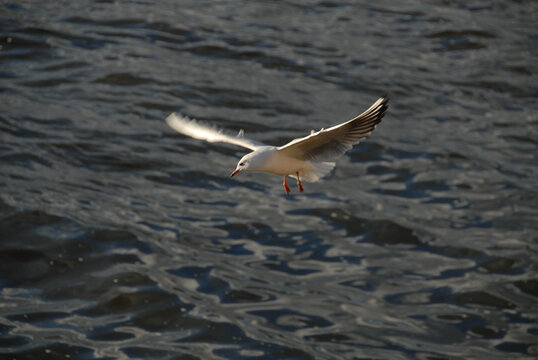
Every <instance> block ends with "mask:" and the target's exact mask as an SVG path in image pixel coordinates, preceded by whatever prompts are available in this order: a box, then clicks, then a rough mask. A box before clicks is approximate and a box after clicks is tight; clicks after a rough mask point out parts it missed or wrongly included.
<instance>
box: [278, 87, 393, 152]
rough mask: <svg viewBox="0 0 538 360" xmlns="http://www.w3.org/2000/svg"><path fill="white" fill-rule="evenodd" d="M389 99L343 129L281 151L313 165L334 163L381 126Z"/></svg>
mask: <svg viewBox="0 0 538 360" xmlns="http://www.w3.org/2000/svg"><path fill="white" fill-rule="evenodd" d="M388 101H389V98H388V97H387V96H383V97H381V98H379V99H378V100H377V101H376V102H375V103H374V104H373V105H372V106H370V107H369V108H368V109H367V110H366V111H364V112H363V113H362V114H360V115H359V116H357V117H355V118H353V119H351V120H349V121H346V122H345V123H342V124H340V125H336V126H333V127H331V128H328V129H321V130H320V131H318V132H315V133H312V134H311V135H309V136H305V137H303V138H299V139H295V140H292V141H290V142H289V143H287V144H286V145H284V146H281V147H279V148H278V151H279V152H282V153H284V154H285V155H287V156H290V157H293V158H296V159H301V160H314V161H328V160H334V159H335V158H337V157H338V156H341V155H343V154H344V153H345V152H346V151H348V150H350V149H351V148H352V147H353V145H356V144H358V143H359V142H360V141H361V140H362V139H364V138H365V137H367V136H368V135H370V133H371V132H372V131H373V130H374V129H375V127H376V125H377V124H379V123H380V122H381V119H382V118H383V115H385V111H386V110H387V108H388Z"/></svg>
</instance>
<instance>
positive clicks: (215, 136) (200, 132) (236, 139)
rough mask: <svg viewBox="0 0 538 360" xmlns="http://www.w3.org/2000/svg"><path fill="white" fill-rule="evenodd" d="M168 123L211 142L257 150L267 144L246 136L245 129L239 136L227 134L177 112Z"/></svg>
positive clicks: (187, 133) (168, 118)
mask: <svg viewBox="0 0 538 360" xmlns="http://www.w3.org/2000/svg"><path fill="white" fill-rule="evenodd" d="M166 123H167V124H168V126H170V127H171V128H172V129H174V130H176V131H177V132H179V133H181V134H183V135H187V136H190V137H192V138H195V139H198V140H205V141H207V142H210V143H215V142H224V143H229V144H234V145H238V146H242V147H244V148H247V149H250V150H256V149H257V148H259V147H260V146H265V144H263V143H261V142H259V141H255V140H250V139H246V138H244V137H243V131H240V132H239V134H238V135H237V136H231V135H227V134H225V133H224V132H223V131H222V130H220V129H217V128H215V127H209V126H205V125H202V124H200V123H199V122H197V121H196V120H194V119H190V118H188V117H186V116H182V115H179V114H176V113H172V114H170V115H168V117H167V118H166Z"/></svg>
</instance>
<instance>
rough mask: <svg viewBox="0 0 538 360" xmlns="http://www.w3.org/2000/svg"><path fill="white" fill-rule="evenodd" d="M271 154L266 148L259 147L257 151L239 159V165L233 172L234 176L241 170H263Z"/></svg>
mask: <svg viewBox="0 0 538 360" xmlns="http://www.w3.org/2000/svg"><path fill="white" fill-rule="evenodd" d="M269 156H270V152H269V151H267V149H265V148H261V149H257V150H256V151H253V152H251V153H250V154H247V155H245V156H243V157H242V158H241V160H239V162H238V163H237V167H236V168H235V170H234V171H233V172H232V175H231V176H234V175H235V174H237V173H238V172H240V171H246V170H248V171H263V170H264V166H265V164H266V163H267V160H268V158H269Z"/></svg>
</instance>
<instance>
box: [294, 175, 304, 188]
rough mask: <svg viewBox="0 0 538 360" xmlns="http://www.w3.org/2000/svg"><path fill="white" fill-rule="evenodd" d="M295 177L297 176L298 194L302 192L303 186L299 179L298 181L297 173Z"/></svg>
mask: <svg viewBox="0 0 538 360" xmlns="http://www.w3.org/2000/svg"><path fill="white" fill-rule="evenodd" d="M295 175H297V187H298V188H299V191H300V192H303V184H301V179H299V172H298V171H297V172H296V173H295Z"/></svg>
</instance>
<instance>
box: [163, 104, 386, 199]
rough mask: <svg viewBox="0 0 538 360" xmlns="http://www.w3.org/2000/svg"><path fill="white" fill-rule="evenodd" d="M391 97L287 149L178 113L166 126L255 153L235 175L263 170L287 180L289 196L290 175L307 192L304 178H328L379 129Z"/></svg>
mask: <svg viewBox="0 0 538 360" xmlns="http://www.w3.org/2000/svg"><path fill="white" fill-rule="evenodd" d="M388 101H389V98H388V97H387V96H383V97H381V98H379V99H378V100H377V101H376V102H374V103H373V104H372V106H370V107H369V108H368V109H367V110H366V111H364V112H363V113H362V114H360V115H358V116H357V117H355V118H353V119H351V120H349V121H346V122H344V123H342V124H339V125H335V126H333V127H330V128H328V129H321V130H319V131H317V132H314V131H312V132H311V134H310V135H308V136H305V137H302V138H297V139H294V140H292V141H290V142H289V143H287V144H286V145H283V146H268V145H266V144H264V143H262V142H259V141H255V140H250V139H247V138H245V137H244V133H243V131H242V130H241V131H240V132H239V134H238V135H237V136H231V135H228V134H225V133H224V132H223V131H222V130H220V129H217V128H215V127H209V126H206V125H203V124H200V123H199V122H197V121H196V120H194V119H190V118H188V117H186V116H182V115H179V114H176V113H172V114H170V115H169V116H168V117H167V118H166V123H167V124H168V126H170V127H171V128H172V129H174V130H176V131H177V132H179V133H181V134H183V135H186V136H190V137H193V138H195V139H198V140H205V141H208V142H210V143H216V142H223V143H229V144H234V145H238V146H242V147H244V148H247V149H250V150H252V152H251V153H249V154H247V155H245V156H243V157H242V158H241V160H239V162H238V163H237V167H236V168H235V170H234V171H233V172H232V174H231V176H235V175H236V174H238V173H239V172H241V171H262V172H267V173H271V174H275V175H280V176H283V177H284V182H283V186H284V190H285V191H286V194H287V195H289V193H290V187H289V186H288V183H287V181H286V179H287V177H288V176H290V177H292V178H295V179H296V180H297V187H298V188H299V191H301V192H303V190H304V189H303V185H302V183H301V179H304V180H306V181H309V182H315V181H318V180H319V179H321V178H322V177H324V176H325V175H327V174H328V173H329V172H330V171H331V170H332V169H333V168H334V166H335V163H334V161H333V160H335V159H336V158H338V157H339V156H341V155H343V154H344V153H345V152H346V151H348V150H350V149H351V148H352V147H353V145H356V144H358V143H359V142H360V141H361V140H362V139H364V138H365V137H367V136H368V135H370V134H371V133H372V131H373V130H374V129H375V127H376V125H377V124H379V122H381V119H382V118H383V115H385V111H386V110H387V108H388Z"/></svg>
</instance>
